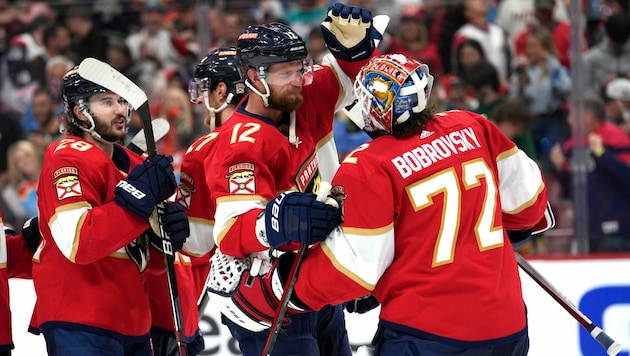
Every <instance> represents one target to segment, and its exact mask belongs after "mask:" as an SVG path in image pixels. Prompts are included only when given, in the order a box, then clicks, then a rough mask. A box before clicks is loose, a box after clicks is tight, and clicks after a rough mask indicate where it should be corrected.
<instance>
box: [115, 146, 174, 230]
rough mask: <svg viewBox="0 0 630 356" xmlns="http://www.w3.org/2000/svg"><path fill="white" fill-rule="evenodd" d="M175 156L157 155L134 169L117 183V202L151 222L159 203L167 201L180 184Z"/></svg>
mask: <svg viewBox="0 0 630 356" xmlns="http://www.w3.org/2000/svg"><path fill="white" fill-rule="evenodd" d="M171 162H173V157H171V156H164V155H156V156H155V157H153V158H149V159H147V160H146V161H145V162H144V163H142V164H139V165H137V166H135V167H134V168H133V170H132V171H131V173H129V176H128V177H127V179H123V180H121V181H120V182H118V184H117V185H116V189H115V190H114V194H115V198H114V201H115V202H116V203H117V204H118V205H120V206H121V207H123V208H124V209H125V210H127V211H129V212H130V213H132V214H135V215H136V216H139V217H140V218H142V219H144V220H146V221H149V217H150V216H151V213H152V212H153V209H154V208H155V206H156V205H157V203H159V202H162V201H164V200H165V199H167V198H168V197H170V196H171V195H173V193H175V188H176V187H177V182H176V181H175V175H174V173H173V166H172V165H171Z"/></svg>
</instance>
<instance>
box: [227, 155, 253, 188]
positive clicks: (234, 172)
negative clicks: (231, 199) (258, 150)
mask: <svg viewBox="0 0 630 356" xmlns="http://www.w3.org/2000/svg"><path fill="white" fill-rule="evenodd" d="M254 168H255V167H254V164H253V163H248V162H245V163H237V164H235V165H232V166H230V167H229V168H228V174H227V175H226V176H225V178H227V180H228V189H229V190H228V191H229V192H230V194H256V178H255V176H254Z"/></svg>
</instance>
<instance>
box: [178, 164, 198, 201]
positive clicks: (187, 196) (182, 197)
mask: <svg viewBox="0 0 630 356" xmlns="http://www.w3.org/2000/svg"><path fill="white" fill-rule="evenodd" d="M179 179H180V183H179V187H177V196H176V197H175V201H176V202H177V203H179V205H181V206H183V207H184V209H187V210H190V201H191V200H192V195H193V193H194V192H196V191H197V188H195V180H194V179H193V177H191V176H190V174H188V173H186V172H181V174H180V178H179Z"/></svg>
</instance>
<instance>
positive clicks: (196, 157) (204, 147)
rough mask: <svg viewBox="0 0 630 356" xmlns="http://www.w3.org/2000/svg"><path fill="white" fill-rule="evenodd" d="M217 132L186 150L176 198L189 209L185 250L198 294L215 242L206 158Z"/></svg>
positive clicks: (201, 138)
mask: <svg viewBox="0 0 630 356" xmlns="http://www.w3.org/2000/svg"><path fill="white" fill-rule="evenodd" d="M217 135H218V132H217V131H212V132H210V133H208V134H206V135H204V136H202V137H200V138H199V139H198V140H197V141H195V142H194V143H193V144H192V145H190V147H189V148H188V150H186V154H185V155H184V159H183V161H182V166H181V173H180V183H179V187H178V188H177V196H176V199H175V200H176V201H177V203H179V204H180V205H181V206H183V207H184V209H185V210H186V215H188V221H189V222H190V236H189V237H188V239H187V240H186V243H185V244H184V248H183V250H182V251H183V252H184V253H186V254H187V255H189V256H191V260H192V268H193V275H194V281H195V287H196V295H197V296H199V295H201V292H202V291H203V290H204V289H205V284H206V277H207V276H208V272H209V270H210V251H212V250H213V249H214V246H215V245H214V238H213V237H212V229H213V227H214V211H215V205H214V200H212V195H211V194H210V190H209V189H208V186H207V185H206V177H205V176H206V173H205V172H204V160H205V159H206V157H209V156H210V155H211V151H212V147H213V145H214V142H215V138H216V137H217Z"/></svg>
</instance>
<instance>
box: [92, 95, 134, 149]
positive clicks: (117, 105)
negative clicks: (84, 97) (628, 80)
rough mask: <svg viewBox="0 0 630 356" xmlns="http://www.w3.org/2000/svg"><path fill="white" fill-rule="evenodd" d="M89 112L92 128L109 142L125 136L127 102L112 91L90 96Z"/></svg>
mask: <svg viewBox="0 0 630 356" xmlns="http://www.w3.org/2000/svg"><path fill="white" fill-rule="evenodd" d="M89 107H90V113H91V115H92V118H93V119H94V126H95V127H94V130H95V131H96V132H97V133H98V134H99V135H101V137H103V139H105V140H107V141H109V142H115V141H119V140H124V139H125V137H127V110H128V104H127V102H125V101H124V99H122V98H121V97H120V96H118V95H115V94H113V93H106V94H97V95H94V96H92V97H91V98H90V106H89Z"/></svg>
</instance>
